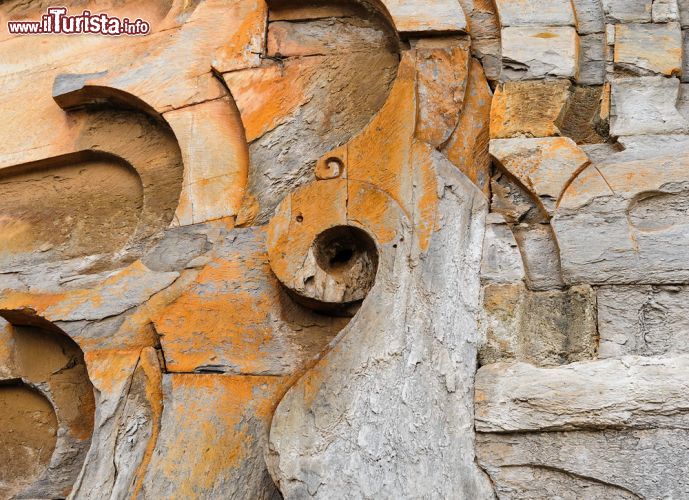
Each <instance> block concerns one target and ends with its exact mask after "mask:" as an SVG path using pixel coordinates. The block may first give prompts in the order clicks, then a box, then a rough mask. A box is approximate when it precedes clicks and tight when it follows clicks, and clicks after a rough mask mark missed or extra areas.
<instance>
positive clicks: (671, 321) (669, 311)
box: [597, 285, 689, 358]
mask: <svg viewBox="0 0 689 500" xmlns="http://www.w3.org/2000/svg"><path fill="white" fill-rule="evenodd" d="M597 296H598V331H599V333H600V352H599V355H600V357H601V358H608V357H614V356H623V355H627V354H637V355H641V356H664V355H667V354H677V353H689V316H687V305H688V304H689V287H686V286H652V285H644V286H604V287H601V288H599V289H598V294H597Z"/></svg>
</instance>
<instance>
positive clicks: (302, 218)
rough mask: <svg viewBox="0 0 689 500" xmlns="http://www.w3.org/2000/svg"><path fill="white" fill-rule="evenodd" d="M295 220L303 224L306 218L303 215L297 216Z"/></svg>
mask: <svg viewBox="0 0 689 500" xmlns="http://www.w3.org/2000/svg"><path fill="white" fill-rule="evenodd" d="M295 219H296V220H297V222H303V221H304V216H302V215H297V216H296V217H295Z"/></svg>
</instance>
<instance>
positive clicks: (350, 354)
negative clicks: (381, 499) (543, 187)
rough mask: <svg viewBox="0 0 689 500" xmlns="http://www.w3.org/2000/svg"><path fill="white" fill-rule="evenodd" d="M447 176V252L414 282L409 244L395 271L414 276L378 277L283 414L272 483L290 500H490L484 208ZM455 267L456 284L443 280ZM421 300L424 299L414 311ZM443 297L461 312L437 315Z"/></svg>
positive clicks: (425, 259)
mask: <svg viewBox="0 0 689 500" xmlns="http://www.w3.org/2000/svg"><path fill="white" fill-rule="evenodd" d="M448 168H449V166H448ZM445 171H446V172H448V173H447V174H446V175H449V171H448V170H445ZM446 175H444V176H443V177H444V178H445V179H446V180H445V183H446V184H445V185H446V188H445V190H444V193H445V194H444V197H443V199H442V200H440V207H439V210H440V213H441V214H443V215H444V217H443V220H444V223H443V224H442V226H441V227H440V228H438V232H437V233H435V235H434V236H433V242H432V244H431V249H438V250H440V249H443V250H440V251H439V253H434V250H431V253H429V254H428V255H426V256H419V257H416V258H417V259H418V265H417V266H415V267H414V268H413V269H414V271H413V272H412V271H411V269H409V268H405V267H404V266H403V267H399V264H400V259H406V258H408V257H407V255H406V253H407V252H408V251H409V248H408V246H407V245H408V244H409V243H405V244H404V245H400V246H398V248H397V249H396V251H395V252H394V254H393V255H390V256H389V257H387V258H386V260H388V263H387V265H388V266H394V267H395V268H396V269H400V270H401V269H406V270H405V271H404V272H397V273H395V274H388V273H383V272H382V271H384V269H381V270H379V273H380V274H381V275H382V279H381V280H380V281H379V282H377V284H376V286H375V287H374V288H373V290H372V291H371V293H370V294H369V296H368V297H367V299H366V301H365V302H364V304H363V306H362V309H361V310H360V311H359V314H358V315H357V316H356V317H355V318H354V320H353V321H352V322H351V323H350V325H349V326H348V327H347V328H346V329H345V330H344V332H343V333H344V336H343V338H342V340H341V341H340V342H339V343H338V344H337V345H336V346H335V347H334V348H333V350H332V351H330V352H329V353H328V354H327V355H326V356H325V357H324V358H323V360H322V361H321V362H320V363H319V364H318V365H316V367H315V368H314V369H312V370H311V371H310V372H309V373H308V375H307V376H306V377H305V378H303V379H302V380H301V381H300V382H299V383H298V384H297V385H296V386H294V387H293V388H292V389H291V390H290V391H289V392H288V393H287V394H286V396H285V398H284V399H283V400H282V401H281V403H280V405H279V406H278V409H277V412H276V414H275V417H274V419H273V426H272V429H271V436H270V440H271V453H272V456H271V471H272V474H273V477H274V478H277V479H278V481H279V482H278V486H279V487H280V489H281V491H282V492H283V493H284V494H285V495H286V496H288V497H297V498H301V497H304V496H309V495H310V496H316V497H320V498H332V497H333V496H338V495H339V494H341V493H342V492H345V491H346V492H348V493H347V495H354V496H362V497H373V496H381V495H383V496H386V495H388V494H391V495H393V496H402V497H415V496H419V495H421V494H422V492H428V494H430V495H432V496H438V497H446V496H448V495H449V496H452V495H458V494H459V495H461V496H465V497H467V498H486V497H489V496H490V494H491V493H490V485H489V484H488V483H487V480H486V478H485V477H484V476H483V475H482V473H481V472H480V471H479V469H478V468H476V466H475V464H474V461H473V457H472V454H471V453H470V452H469V451H468V450H470V449H471V448H472V440H473V438H472V433H471V430H470V429H471V428H472V426H473V417H472V405H471V404H468V405H467V404H466V395H469V394H471V392H472V391H470V390H469V389H468V388H469V386H470V385H469V384H470V382H469V380H470V379H468V378H467V377H471V376H472V375H470V374H473V372H474V370H475V363H476V346H475V342H476V338H477V330H476V324H475V322H474V321H473V320H472V319H471V316H472V315H471V313H470V311H472V310H475V308H476V307H478V289H479V283H478V280H477V277H478V269H479V253H480V252H479V251H477V250H478V246H479V244H480V241H481V239H482V232H483V231H482V216H481V212H483V211H485V203H484V202H483V201H482V200H481V195H480V194H479V192H478V190H476V189H475V188H474V187H473V185H470V184H469V183H468V181H466V180H464V179H462V178H460V177H459V176H455V177H454V178H453V177H447V176H446ZM450 179H452V180H451V181H450ZM472 193H473V194H472ZM480 221H481V222H480ZM479 227H481V229H479ZM405 241H408V238H405ZM436 242H437V243H440V242H442V244H437V245H436V244H435V243H436ZM450 249H452V250H450ZM460 263H461V264H460ZM447 266H450V267H451V268H454V269H456V273H452V274H443V273H438V272H437V271H438V269H443V268H446V267H447ZM457 266H461V269H462V271H460V268H459V267H457ZM470 269H471V271H470ZM450 276H453V277H452V278H450V279H447V278H449V277H450ZM413 290H418V291H419V292H420V291H421V290H423V292H422V293H421V294H422V295H423V296H424V297H425V299H424V300H421V301H420V300H416V299H412V297H416V296H418V295H417V293H416V292H414V291H413ZM446 297H454V300H453V301H452V302H451V303H447V305H446V306H442V305H440V303H441V302H443V301H444V300H445V298H446ZM410 300H411V302H410ZM360 322H361V325H364V324H365V325H366V327H365V328H360V327H359V323H360ZM405 324H407V325H414V326H413V327H411V328H404V326H403V325H405ZM432 359H433V360H436V361H435V362H433V363H431V362H430V360H432ZM400 377H401V378H400ZM395 381H396V382H395ZM421 386H423V387H425V389H424V390H423V391H419V390H418V389H419V388H420V387H421ZM391 387H394V389H393V390H391ZM440 429H443V430H442V431H441V430H440ZM422 435H423V438H421V436H422ZM448 442H452V443H455V445H454V446H452V447H447V446H446V443H448ZM393 457H395V458H394V462H393ZM393 464H394V465H393ZM402 471H404V472H402ZM393 492H395V493H393Z"/></svg>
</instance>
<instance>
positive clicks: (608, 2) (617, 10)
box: [601, 0, 653, 24]
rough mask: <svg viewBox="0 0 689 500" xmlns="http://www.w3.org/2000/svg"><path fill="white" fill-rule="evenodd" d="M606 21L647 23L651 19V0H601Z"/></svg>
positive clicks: (614, 22)
mask: <svg viewBox="0 0 689 500" xmlns="http://www.w3.org/2000/svg"><path fill="white" fill-rule="evenodd" d="M601 2H602V4H603V12H605V17H606V20H607V21H608V22H611V23H613V24H617V23H633V22H640V23H648V22H650V21H651V11H652V4H653V2H652V0H601Z"/></svg>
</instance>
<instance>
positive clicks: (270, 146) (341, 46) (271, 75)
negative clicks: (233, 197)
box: [223, 14, 398, 225]
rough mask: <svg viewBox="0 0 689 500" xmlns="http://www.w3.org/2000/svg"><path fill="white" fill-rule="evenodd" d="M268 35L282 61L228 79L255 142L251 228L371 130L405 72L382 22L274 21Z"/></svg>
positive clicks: (245, 214)
mask: <svg viewBox="0 0 689 500" xmlns="http://www.w3.org/2000/svg"><path fill="white" fill-rule="evenodd" d="M268 35H269V45H268V48H269V50H274V51H275V52H269V54H270V57H277V60H275V61H268V62H264V64H263V65H261V66H260V67H257V68H252V69H247V70H244V71H239V72H231V73H227V74H225V75H223V77H224V80H225V81H226V82H227V85H228V87H229V88H230V90H231V92H232V95H233V96H235V99H236V101H237V106H238V108H239V111H240V113H241V119H242V121H243V123H244V127H245V130H246V139H247V141H249V154H250V157H251V169H250V171H249V179H248V190H247V193H246V194H245V197H244V203H243V206H242V210H241V212H240V214H239V222H240V223H241V224H244V225H246V224H253V223H257V224H263V223H266V222H267V221H268V219H269V218H270V216H271V215H272V213H273V211H274V209H275V207H276V206H277V204H278V202H279V201H280V200H282V198H283V197H284V196H285V195H286V194H287V193H288V192H289V191H290V190H291V189H293V188H294V187H297V186H299V185H300V184H303V183H305V182H308V181H309V180H311V179H312V178H313V168H314V166H315V162H316V160H317V159H318V158H320V157H321V156H322V155H323V154H325V153H326V152H328V151H329V150H331V149H333V148H335V147H337V146H339V145H341V144H344V143H345V142H347V141H348V140H349V139H350V138H351V137H352V136H353V135H354V134H355V133H357V132H358V131H359V130H361V129H362V128H363V127H364V126H365V125H366V123H367V122H368V121H369V120H370V119H371V117H372V116H373V115H374V114H375V113H376V112H377V111H378V110H379V109H380V107H381V106H382V105H383V103H384V102H385V99H386V97H387V95H388V92H389V90H390V85H391V82H392V81H393V79H394V76H395V72H396V70H397V62H398V56H397V54H396V52H397V50H396V46H395V43H396V42H395V35H394V33H391V32H390V28H389V27H388V26H386V24H385V23H384V22H383V20H382V19H381V17H380V16H375V15H370V14H369V15H368V17H366V18H363V19H357V18H352V17H343V18H330V19H326V20H318V19H316V20H308V19H307V20H295V21H290V22H281V21H280V22H273V23H269V25H268ZM295 47H296V48H295ZM297 49H298V50H297ZM282 51H285V52H282ZM303 55H307V56H308V57H300V56H303ZM283 57H284V59H283ZM297 137H298V138H299V140H297V139H296V138H297Z"/></svg>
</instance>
